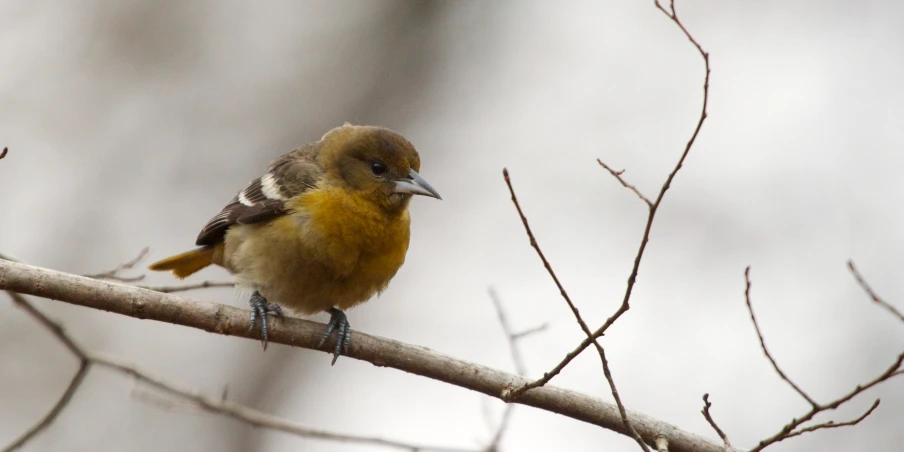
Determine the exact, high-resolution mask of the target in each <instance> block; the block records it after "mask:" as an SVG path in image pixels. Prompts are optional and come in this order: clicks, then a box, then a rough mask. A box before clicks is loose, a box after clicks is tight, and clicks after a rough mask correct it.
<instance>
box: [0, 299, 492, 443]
mask: <svg viewBox="0 0 904 452" xmlns="http://www.w3.org/2000/svg"><path fill="white" fill-rule="evenodd" d="M7 293H9V295H10V296H11V297H12V299H13V302H14V303H15V304H16V305H18V306H19V307H21V308H23V309H24V310H25V311H26V312H28V314H29V315H31V316H32V317H33V318H34V319H35V320H37V321H38V322H40V323H41V324H42V325H44V326H45V327H46V328H47V329H49V330H50V331H51V332H52V333H53V334H54V335H55V336H56V337H57V339H59V340H60V342H62V343H63V344H64V345H65V346H66V348H68V349H69V351H70V352H72V354H74V355H75V356H76V357H78V358H79V370H78V373H76V375H75V377H73V379H72V381H71V383H70V384H69V387H68V388H66V391H65V392H64V393H63V395H62V397H60V400H59V401H58V402H57V403H56V404H55V405H54V407H53V408H52V409H51V410H50V412H49V413H47V415H45V416H44V417H43V418H42V419H41V420H40V421H39V422H38V423H37V424H35V426H34V427H32V428H30V429H29V430H28V431H27V432H25V433H24V434H23V435H22V436H20V437H19V438H18V439H16V440H15V441H14V442H13V443H12V444H10V445H9V446H7V447H6V448H4V449H3V450H4V452H10V451H13V450H16V449H19V448H20V447H22V446H23V445H25V443H27V442H28V441H30V440H31V439H32V438H34V437H35V436H36V435H37V434H38V433H40V432H41V431H42V430H44V429H45V428H47V427H48V426H49V425H50V424H51V423H52V422H53V421H54V420H55V419H56V417H57V416H58V415H59V414H60V412H62V410H63V409H64V408H65V407H66V405H67V404H68V403H69V400H70V399H71V398H72V396H73V394H75V392H76V391H77V390H78V388H79V386H80V385H81V383H82V381H83V380H84V378H85V375H86V374H87V372H88V369H89V368H90V367H91V366H92V365H98V366H101V367H106V368H108V369H112V370H115V371H117V372H120V373H123V374H125V375H129V376H132V377H134V378H135V379H137V380H139V381H142V382H144V383H147V384H149V385H151V386H153V387H154V388H157V389H159V390H161V391H163V392H166V393H169V394H172V395H175V396H178V397H181V398H182V399H185V400H188V401H190V402H192V403H193V404H195V405H196V406H197V407H199V408H202V409H204V410H206V411H210V412H213V413H217V414H222V415H225V416H229V417H231V418H234V419H237V420H239V421H243V422H245V423H248V424H250V425H253V426H255V427H260V428H266V429H270V430H277V431H282V432H285V433H290V434H294V435H298V436H302V437H306V438H315V439H323V440H331V441H338V442H345V443H357V444H368V445H373V446H382V447H387V448H393V449H400V450H407V451H411V452H421V451H423V452H428V451H432V452H475V451H474V450H471V449H454V448H447V447H435V446H424V445H417V444H408V443H404V442H400V441H392V440H387V439H383V438H375V437H368V436H360V435H344V434H338V433H333V432H327V431H323V430H317V429H312V428H309V427H304V426H301V425H297V424H293V423H291V422H289V421H287V420H285V419H282V418H279V417H277V416H273V415H270V414H267V413H263V412H261V411H257V410H255V409H253V408H249V407H246V406H243V405H239V404H237V403H233V402H229V401H227V400H225V397H220V398H217V397H211V396H208V395H205V394H203V393H200V392H198V391H195V390H192V389H187V388H182V387H180V386H179V385H177V384H174V383H170V382H167V381H166V380H164V379H162V378H159V377H156V376H153V375H151V374H150V373H148V372H146V371H144V370H141V369H139V368H138V367H135V366H134V365H131V364H127V363H123V362H120V361H119V360H116V359H113V358H107V357H102V356H99V355H94V354H91V353H89V352H87V351H85V350H84V349H83V348H81V347H80V346H78V345H77V344H76V343H75V341H73V340H72V338H70V337H69V335H68V334H66V332H65V331H64V330H63V328H62V327H61V326H60V325H59V324H57V323H56V322H54V321H52V320H50V318H48V317H47V316H46V315H44V313H42V312H41V311H39V310H37V309H36V308H35V307H34V306H32V305H31V303H29V302H28V300H26V299H25V297H24V296H22V295H20V294H18V293H16V292H7Z"/></svg>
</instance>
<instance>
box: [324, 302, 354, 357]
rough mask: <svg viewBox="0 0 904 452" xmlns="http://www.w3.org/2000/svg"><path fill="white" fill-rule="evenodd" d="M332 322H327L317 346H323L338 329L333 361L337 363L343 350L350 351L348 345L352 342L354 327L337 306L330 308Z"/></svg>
mask: <svg viewBox="0 0 904 452" xmlns="http://www.w3.org/2000/svg"><path fill="white" fill-rule="evenodd" d="M329 312H330V322H329V323H327V324H326V329H325V330H324V331H323V335H322V336H320V343H319V344H317V347H318V348H319V347H323V344H324V343H326V340H327V339H329V338H330V333H332V332H333V330H336V346H335V347H334V348H333V362H332V364H330V365H333V364H336V360H337V359H339V355H341V354H342V353H343V352H345V353H348V345H349V344H351V343H352V328H351V326H350V325H349V324H348V317H346V315H345V313H344V312H342V311H340V310H339V309H336V308H330V310H329Z"/></svg>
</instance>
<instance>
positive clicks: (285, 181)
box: [195, 143, 323, 246]
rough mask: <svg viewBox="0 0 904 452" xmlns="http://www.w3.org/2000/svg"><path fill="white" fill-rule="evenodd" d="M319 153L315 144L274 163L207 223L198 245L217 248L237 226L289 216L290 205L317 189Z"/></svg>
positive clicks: (321, 170) (320, 173)
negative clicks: (230, 230)
mask: <svg viewBox="0 0 904 452" xmlns="http://www.w3.org/2000/svg"><path fill="white" fill-rule="evenodd" d="M317 153H318V146H317V143H311V144H308V145H306V146H304V147H301V148H298V149H296V150H294V151H292V152H290V153H288V154H286V155H284V156H282V157H280V158H278V159H276V160H274V161H273V163H271V164H270V166H269V168H268V169H267V173H266V174H264V175H263V176H261V177H259V178H257V179H254V180H253V181H251V182H250V183H249V184H248V186H247V187H245V188H244V189H243V190H242V191H240V192H238V193H236V195H235V196H234V197H233V198H232V201H230V202H229V204H226V207H223V210H221V211H220V213H218V214H217V215H216V216H214V217H213V218H211V219H210V221H208V222H207V224H206V225H205V226H204V228H203V229H201V233H200V234H198V240H197V241H196V242H195V243H196V244H197V245H200V246H207V245H215V244H217V243H219V242H221V241H222V240H223V237H225V236H226V231H227V230H228V229H229V228H230V227H231V226H232V225H234V224H251V223H259V222H262V221H267V220H270V219H273V218H276V217H279V216H282V215H285V214H286V213H288V212H289V209H288V207H287V206H286V201H288V200H289V199H291V198H293V197H295V196H298V195H299V194H301V193H302V192H304V191H305V190H309V189H311V188H313V187H314V186H315V185H316V183H317V180H318V179H320V177H321V175H322V174H323V169H322V168H321V167H320V165H319V164H318V163H317Z"/></svg>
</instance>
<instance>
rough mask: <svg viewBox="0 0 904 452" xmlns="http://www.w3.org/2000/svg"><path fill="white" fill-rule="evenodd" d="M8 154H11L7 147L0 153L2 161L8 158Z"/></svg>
mask: <svg viewBox="0 0 904 452" xmlns="http://www.w3.org/2000/svg"><path fill="white" fill-rule="evenodd" d="M8 152H9V148H7V147H5V148H3V150H2V151H0V160H2V159H3V157H6V154H7V153H8Z"/></svg>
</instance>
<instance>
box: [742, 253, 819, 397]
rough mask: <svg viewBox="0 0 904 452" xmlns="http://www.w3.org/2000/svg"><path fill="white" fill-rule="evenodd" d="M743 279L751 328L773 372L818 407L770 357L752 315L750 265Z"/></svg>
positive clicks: (754, 317)
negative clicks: (751, 323)
mask: <svg viewBox="0 0 904 452" xmlns="http://www.w3.org/2000/svg"><path fill="white" fill-rule="evenodd" d="M744 280H745V281H746V283H747V285H746V288H745V289H744V301H745V302H746V303H747V311H748V312H749V313H750V320H751V321H752V322H753V328H754V329H755V330H756V336H757V338H758V339H759V340H760V348H761V349H762V350H763V354H765V355H766V358H767V359H769V362H770V363H772V368H773V369H775V373H777V374H778V376H779V377H781V379H782V380H785V382H786V383H788V385H790V386H791V387H792V388H793V389H794V391H796V392H797V393H798V394H800V396H801V397H803V398H804V400H806V401H807V402H809V403H810V405H811V406H812V407H813V408H818V407H819V404H818V403H816V401H815V400H813V399H812V398H811V397H810V396H808V395H807V393H805V392H804V390H803V389H800V387H799V386H797V385H796V384H794V382H793V381H791V379H790V378H788V376H787V375H785V373H784V372H782V369H781V368H780V367H778V363H777V362H775V358H773V357H772V354H771V353H769V349H768V348H766V341H765V340H764V339H763V333H762V331H760V324H759V323H757V321H756V316H755V315H753V305H751V303H750V267H749V266H748V267H747V269H746V270H744Z"/></svg>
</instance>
